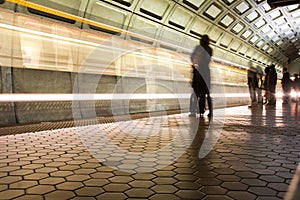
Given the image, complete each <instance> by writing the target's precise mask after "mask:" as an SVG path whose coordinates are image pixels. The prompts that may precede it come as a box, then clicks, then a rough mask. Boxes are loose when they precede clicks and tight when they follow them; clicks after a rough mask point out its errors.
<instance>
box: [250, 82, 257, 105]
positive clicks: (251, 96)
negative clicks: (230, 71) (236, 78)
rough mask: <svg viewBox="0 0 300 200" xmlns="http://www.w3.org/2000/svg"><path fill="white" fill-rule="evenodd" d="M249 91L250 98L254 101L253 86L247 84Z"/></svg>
mask: <svg viewBox="0 0 300 200" xmlns="http://www.w3.org/2000/svg"><path fill="white" fill-rule="evenodd" d="M249 93H250V98H251V102H252V103H253V102H256V94H255V88H253V87H251V86H249Z"/></svg>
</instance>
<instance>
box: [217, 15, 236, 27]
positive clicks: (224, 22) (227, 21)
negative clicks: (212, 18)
mask: <svg viewBox="0 0 300 200" xmlns="http://www.w3.org/2000/svg"><path fill="white" fill-rule="evenodd" d="M233 21H234V17H233V16H232V15H230V14H227V15H225V16H224V17H223V18H222V19H221V21H220V22H219V24H220V25H221V26H223V27H225V28H228V26H230V24H232V22H233Z"/></svg>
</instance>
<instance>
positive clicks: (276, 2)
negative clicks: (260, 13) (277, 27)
mask: <svg viewBox="0 0 300 200" xmlns="http://www.w3.org/2000/svg"><path fill="white" fill-rule="evenodd" d="M267 2H268V4H269V5H270V7H271V8H277V7H282V6H289V5H293V4H299V0H267Z"/></svg>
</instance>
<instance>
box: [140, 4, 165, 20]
mask: <svg viewBox="0 0 300 200" xmlns="http://www.w3.org/2000/svg"><path fill="white" fill-rule="evenodd" d="M169 6H170V3H169V1H167V0H152V1H144V2H143V3H142V6H141V8H140V11H141V12H142V13H144V14H146V15H149V16H151V17H154V18H156V19H159V20H161V19H162V18H163V16H164V14H165V13H166V11H167V9H168V8H169Z"/></svg>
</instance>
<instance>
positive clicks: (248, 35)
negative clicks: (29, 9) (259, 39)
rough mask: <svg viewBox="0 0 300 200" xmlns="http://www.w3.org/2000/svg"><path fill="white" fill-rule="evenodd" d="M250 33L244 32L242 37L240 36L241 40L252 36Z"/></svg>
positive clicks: (249, 31)
mask: <svg viewBox="0 0 300 200" xmlns="http://www.w3.org/2000/svg"><path fill="white" fill-rule="evenodd" d="M252 33H253V31H251V30H249V29H248V30H246V31H245V32H244V33H243V34H242V35H241V38H243V39H245V40H246V39H248V38H249V37H250V35H252Z"/></svg>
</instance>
